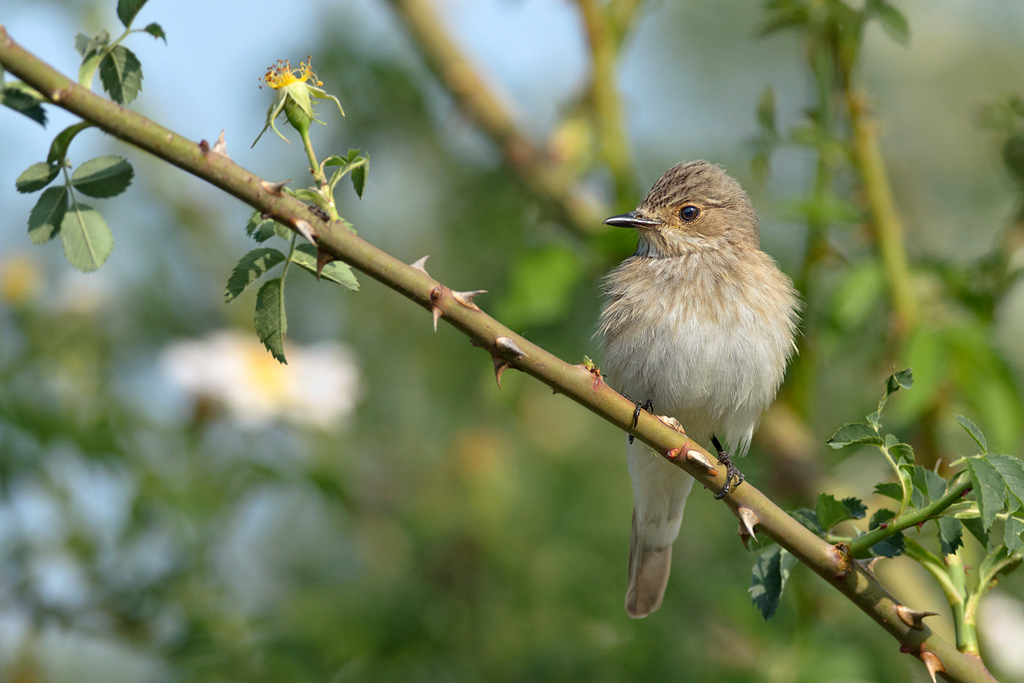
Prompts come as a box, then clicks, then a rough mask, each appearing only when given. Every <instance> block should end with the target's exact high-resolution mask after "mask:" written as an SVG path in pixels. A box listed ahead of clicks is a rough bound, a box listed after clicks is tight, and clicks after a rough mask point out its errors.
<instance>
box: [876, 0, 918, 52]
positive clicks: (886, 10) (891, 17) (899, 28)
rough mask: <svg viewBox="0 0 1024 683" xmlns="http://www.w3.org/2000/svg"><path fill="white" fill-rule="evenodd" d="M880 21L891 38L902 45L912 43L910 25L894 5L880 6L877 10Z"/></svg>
mask: <svg viewBox="0 0 1024 683" xmlns="http://www.w3.org/2000/svg"><path fill="white" fill-rule="evenodd" d="M875 12H876V13H877V14H878V20H879V22H881V24H882V28H883V29H885V32H886V33H888V34H889V37H890V38H892V39H893V40H895V41H896V42H897V43H899V44H901V45H906V44H907V43H909V42H910V25H909V24H908V23H907V18H906V17H904V16H903V15H902V14H900V12H899V10H897V9H896V8H895V7H893V6H892V5H886V4H880V5H879V6H878V7H876V8H875Z"/></svg>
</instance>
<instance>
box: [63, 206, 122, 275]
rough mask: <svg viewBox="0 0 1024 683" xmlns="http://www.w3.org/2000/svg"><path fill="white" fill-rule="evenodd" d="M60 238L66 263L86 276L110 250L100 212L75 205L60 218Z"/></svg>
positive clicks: (108, 234) (110, 236)
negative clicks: (62, 218)
mask: <svg viewBox="0 0 1024 683" xmlns="http://www.w3.org/2000/svg"><path fill="white" fill-rule="evenodd" d="M60 238H61V243H62V244H63V245H64V255H65V256H66V257H67V259H68V263H70V264H71V265H72V266H74V267H75V268H78V269H79V270H81V271H83V272H86V273H89V272H92V271H94V270H96V269H97V268H99V267H100V266H102V265H103V263H104V262H105V261H106V260H107V257H108V256H110V252H111V251H113V249H114V235H113V234H111V232H110V228H109V227H107V222H106V221H105V220H103V216H101V215H100V212H99V211H96V210H95V209H93V208H92V207H90V206H87V205H85V204H79V203H78V202H72V204H71V209H70V210H69V211H68V212H67V213H65V214H64V220H62V221H61V223H60Z"/></svg>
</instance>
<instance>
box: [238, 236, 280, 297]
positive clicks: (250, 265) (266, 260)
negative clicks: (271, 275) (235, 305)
mask: <svg viewBox="0 0 1024 683" xmlns="http://www.w3.org/2000/svg"><path fill="white" fill-rule="evenodd" d="M284 260H285V255H284V254H282V253H281V252H280V251H278V250H277V249H268V248H262V249H253V250H252V251H250V252H249V253H248V254H246V255H245V256H243V257H242V258H240V259H239V260H238V263H237V264H236V265H235V267H234V269H233V270H232V271H231V275H230V277H228V283H227V286H226V287H225V288H224V299H225V303H230V302H232V301H234V300H235V298H237V297H238V295H239V294H241V293H242V292H244V291H245V290H246V289H247V288H248V287H249V285H251V284H252V283H254V282H256V280H258V279H260V278H261V277H262V276H263V274H264V273H266V272H267V271H268V270H270V269H271V268H273V267H274V266H276V265H277V264H279V263H283V262H284Z"/></svg>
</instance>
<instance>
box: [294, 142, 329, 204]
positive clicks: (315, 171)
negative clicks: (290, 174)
mask: <svg viewBox="0 0 1024 683" xmlns="http://www.w3.org/2000/svg"><path fill="white" fill-rule="evenodd" d="M299 136H300V137H301V138H302V146H303V147H304V148H305V150H306V157H308V158H309V172H310V173H311V174H312V176H313V180H315V181H316V184H317V185H319V186H320V189H321V190H322V189H323V188H324V187H326V186H327V179H326V178H325V177H324V174H323V171H321V170H320V162H319V161H317V159H316V153H315V152H314V151H313V142H312V140H310V138H309V130H300V131H299ZM328 199H330V197H328Z"/></svg>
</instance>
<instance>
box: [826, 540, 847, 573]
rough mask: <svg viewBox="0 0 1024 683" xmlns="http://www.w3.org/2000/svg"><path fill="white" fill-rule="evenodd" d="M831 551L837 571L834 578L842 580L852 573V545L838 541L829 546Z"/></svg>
mask: <svg viewBox="0 0 1024 683" xmlns="http://www.w3.org/2000/svg"><path fill="white" fill-rule="evenodd" d="M829 552H830V553H831V555H832V562H833V564H834V566H835V572H836V573H835V574H834V575H833V576H832V579H833V580H834V581H842V580H843V579H845V578H846V575H847V574H849V573H850V563H851V560H850V546H848V545H846V544H845V543H836V544H835V545H833V546H832V547H831V548H829Z"/></svg>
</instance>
